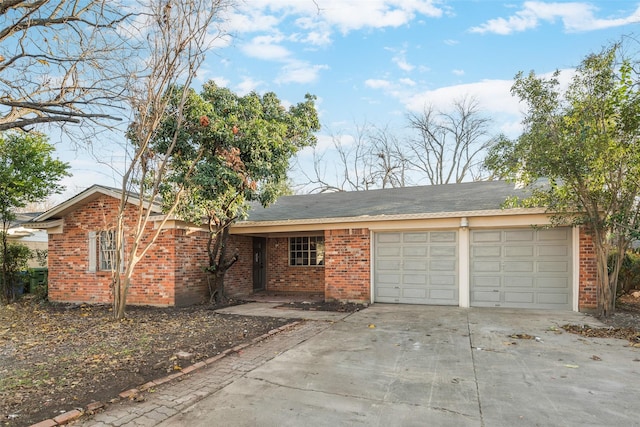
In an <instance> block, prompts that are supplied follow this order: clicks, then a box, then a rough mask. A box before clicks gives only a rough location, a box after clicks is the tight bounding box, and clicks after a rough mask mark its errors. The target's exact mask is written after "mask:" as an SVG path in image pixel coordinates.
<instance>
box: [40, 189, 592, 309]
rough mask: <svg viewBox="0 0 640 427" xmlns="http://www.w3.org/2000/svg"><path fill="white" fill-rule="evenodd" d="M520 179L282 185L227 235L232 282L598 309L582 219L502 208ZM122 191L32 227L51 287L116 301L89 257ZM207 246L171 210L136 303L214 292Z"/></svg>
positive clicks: (236, 290) (422, 299) (141, 273)
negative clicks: (574, 222)
mask: <svg viewBox="0 0 640 427" xmlns="http://www.w3.org/2000/svg"><path fill="white" fill-rule="evenodd" d="M521 191H522V190H518V189H515V188H514V186H513V185H512V184H508V183H505V182H502V181H491V182H473V183H463V184H447V185H437V186H422V187H406V188H395V189H383V190H370V191H363V192H337V193H324V194H312V195H300V196H285V197H281V198H279V199H278V201H277V202H276V203H274V204H273V205H271V206H269V207H268V208H262V207H259V206H258V207H255V208H254V209H253V210H252V211H251V212H250V213H249V218H248V219H247V220H245V221H240V222H238V223H236V224H235V225H234V226H233V227H232V229H231V239H230V242H229V244H228V248H229V251H230V252H231V253H233V252H237V253H238V254H239V259H238V262H236V264H234V265H233V267H232V268H231V269H229V271H228V272H227V275H226V278H225V284H226V290H227V294H228V295H230V296H234V297H242V296H247V295H250V294H252V293H253V292H256V291H261V290H267V291H283V292H316V293H323V294H324V296H325V299H327V300H340V301H357V302H364V303H370V302H380V303H400V304H437V305H453V306H461V307H470V306H473V307H512V308H543V309H561V310H580V311H588V310H591V309H594V308H595V306H596V300H595V298H596V289H595V283H596V281H595V274H596V259H595V254H594V250H593V246H592V243H591V238H590V236H589V235H588V234H586V233H585V232H584V230H583V229H582V228H579V227H575V228H571V227H559V228H553V227H550V220H549V215H547V214H546V213H545V210H544V209H541V208H536V209H523V208H518V209H503V208H502V204H503V202H504V201H505V200H506V199H507V197H509V196H514V195H522V192H521ZM117 196H118V193H117V192H116V190H112V189H107V188H105V187H99V186H94V187H91V188H90V189H88V190H86V191H85V192H83V193H81V194H80V195H78V196H76V197H75V198H73V199H70V200H69V201H67V202H65V203H63V204H62V205H60V206H59V207H56V208H54V209H52V210H50V211H48V212H45V213H44V214H42V215H41V216H39V217H38V218H36V219H35V221H36V222H39V223H35V224H33V225H32V226H35V227H48V228H47V229H48V231H49V233H50V240H49V242H50V244H49V259H50V261H49V266H50V275H49V295H50V298H52V299H53V300H58V301H74V302H104V301H106V300H108V299H107V298H108V295H109V289H108V286H106V287H105V278H108V277H109V273H108V271H102V270H101V269H100V268H96V269H95V271H93V270H92V266H91V259H92V255H91V254H92V251H99V252H100V251H101V249H100V248H99V246H98V245H97V243H96V241H95V240H92V239H93V237H92V236H99V235H100V234H102V233H105V231H107V230H109V224H110V221H112V220H111V219H110V218H111V217H112V216H113V213H114V209H115V206H116V204H117V200H115V198H116V197H117ZM157 214H158V218H160V217H161V216H160V212H158V213H157ZM92 233H93V234H92ZM205 245H206V234H205V233H204V232H202V231H198V229H197V228H193V227H189V226H188V225H187V224H184V223H181V222H179V221H172V222H169V223H168V224H167V226H166V232H165V233H164V234H163V239H162V240H161V241H160V242H158V244H157V245H156V247H155V248H154V250H153V251H152V252H151V254H150V255H149V261H148V262H145V263H142V264H141V265H139V269H138V271H136V278H135V280H134V286H133V287H132V289H131V290H130V298H129V302H130V303H132V304H155V305H183V304H186V303H193V302H197V301H199V300H204V299H205V298H206V276H205V275H204V273H203V268H204V266H206V249H205V247H206V246H205ZM94 258H95V256H94ZM145 261H146V260H145ZM159 295H162V296H163V298H159V297H158V296H159Z"/></svg>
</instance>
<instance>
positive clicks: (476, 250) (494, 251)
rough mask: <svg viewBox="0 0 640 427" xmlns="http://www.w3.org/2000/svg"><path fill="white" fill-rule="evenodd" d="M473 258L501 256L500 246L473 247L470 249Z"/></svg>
mask: <svg viewBox="0 0 640 427" xmlns="http://www.w3.org/2000/svg"><path fill="white" fill-rule="evenodd" d="M471 254H472V256H473V257H474V258H482V257H485V258H495V257H499V256H500V255H502V246H486V245H485V246H474V247H473V248H471Z"/></svg>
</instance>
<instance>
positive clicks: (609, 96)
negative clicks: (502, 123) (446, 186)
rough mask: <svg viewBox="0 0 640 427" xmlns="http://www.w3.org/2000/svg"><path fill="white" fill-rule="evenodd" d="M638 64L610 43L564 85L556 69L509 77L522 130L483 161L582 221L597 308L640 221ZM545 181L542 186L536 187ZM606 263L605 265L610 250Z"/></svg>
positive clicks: (561, 219) (557, 212) (604, 309)
mask: <svg viewBox="0 0 640 427" xmlns="http://www.w3.org/2000/svg"><path fill="white" fill-rule="evenodd" d="M635 66H637V64H636V63H635V61H634V60H633V59H632V58H628V57H623V56H622V55H621V46H620V45H619V44H615V45H612V46H609V47H608V48H606V49H604V50H602V51H601V52H600V53H595V54H591V55H589V56H587V57H586V58H585V59H584V60H583V61H582V63H581V64H580V66H579V67H578V68H577V69H576V71H575V74H574V75H573V77H572V79H571V83H570V85H569V87H568V88H567V89H566V90H565V89H563V88H562V87H561V84H560V81H559V79H558V77H559V73H558V72H556V73H555V74H554V75H553V76H551V77H550V78H545V77H540V76H536V75H535V73H533V72H531V73H530V74H528V75H524V74H522V73H520V74H518V75H517V77H516V81H515V84H514V85H513V87H512V93H513V94H514V95H516V96H518V97H519V98H520V99H521V100H522V101H524V102H525V103H526V104H527V110H526V112H525V116H524V120H523V124H524V132H523V133H522V135H521V136H520V137H519V138H517V139H515V140H509V139H502V140H501V141H500V142H499V143H498V144H497V145H496V146H495V147H494V148H493V149H492V150H491V152H490V154H489V156H488V157H487V159H486V165H487V166H488V167H489V169H491V170H493V171H495V172H496V173H497V175H498V176H500V177H504V178H510V179H513V180H517V181H519V182H520V183H522V184H524V185H526V186H528V187H529V188H531V189H532V196H531V197H530V198H528V199H526V200H523V201H521V202H523V203H525V204H536V205H544V206H547V207H548V208H549V211H550V212H552V213H553V215H554V216H553V218H554V219H555V221H556V222H558V223H563V224H584V225H586V226H587V230H589V231H590V233H591V234H592V236H593V240H594V244H595V247H596V253H597V257H598V310H599V312H600V313H601V314H604V315H608V314H610V313H611V312H612V311H613V309H614V307H615V296H616V290H617V275H618V271H619V268H620V265H621V264H620V263H621V255H623V254H624V251H625V250H626V248H627V247H628V244H629V241H630V240H631V239H632V238H634V237H638V235H639V233H638V226H639V222H640V203H639V196H640V91H639V88H638V84H639V83H640V82H639V80H638V74H637V71H636V69H635V68H634V67H635ZM541 183H545V184H546V185H541ZM610 254H612V256H613V257H614V262H613V268H612V269H611V271H608V270H607V260H608V257H609V255H610Z"/></svg>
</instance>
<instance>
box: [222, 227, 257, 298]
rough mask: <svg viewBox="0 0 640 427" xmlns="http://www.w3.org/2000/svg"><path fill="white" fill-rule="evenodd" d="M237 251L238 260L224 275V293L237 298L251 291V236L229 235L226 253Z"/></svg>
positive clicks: (230, 253) (249, 293) (231, 253)
mask: <svg viewBox="0 0 640 427" xmlns="http://www.w3.org/2000/svg"><path fill="white" fill-rule="evenodd" d="M235 252H237V253H238V261H236V263H235V264H233V265H232V266H231V268H230V269H229V270H227V273H226V274H225V276H224V288H225V294H226V295H227V296H228V297H232V298H239V297H244V296H247V295H251V294H252V293H253V259H252V257H253V237H249V236H238V235H233V234H232V235H230V236H229V241H228V243H227V254H228V255H229V256H230V255H233V254H234V253H235Z"/></svg>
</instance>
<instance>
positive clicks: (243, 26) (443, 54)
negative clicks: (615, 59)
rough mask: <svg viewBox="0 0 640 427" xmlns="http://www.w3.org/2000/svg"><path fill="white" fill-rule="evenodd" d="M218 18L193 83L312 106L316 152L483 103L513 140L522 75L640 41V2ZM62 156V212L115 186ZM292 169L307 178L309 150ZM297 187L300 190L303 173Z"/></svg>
mask: <svg viewBox="0 0 640 427" xmlns="http://www.w3.org/2000/svg"><path fill="white" fill-rule="evenodd" d="M223 18H224V21H225V24H226V25H227V30H228V31H229V33H230V34H231V35H232V36H231V37H229V38H227V39H226V41H225V42H224V43H221V44H220V45H218V46H217V47H216V49H215V50H214V51H213V52H212V53H210V54H209V55H208V57H207V60H206V62H205V64H204V65H203V67H202V68H201V69H200V71H199V73H198V78H197V82H199V83H203V82H206V81H208V80H215V81H216V83H217V84H218V85H219V86H226V87H228V88H230V89H231V90H233V91H234V92H236V93H238V94H240V95H243V94H246V93H249V92H250V91H256V92H258V93H265V92H275V93H276V94H277V95H278V97H279V98H280V99H281V100H282V101H283V102H284V103H285V104H288V105H291V104H295V103H297V102H301V101H303V100H304V95H305V94H306V93H311V94H313V95H316V96H317V104H316V107H317V110H318V113H319V117H320V122H321V124H322V127H323V129H322V130H321V131H320V132H319V133H318V134H317V137H318V146H317V148H316V149H317V150H318V151H319V152H323V151H324V150H329V152H330V150H331V145H332V143H331V141H332V138H331V135H334V136H335V135H336V134H339V133H340V132H345V133H346V134H348V133H349V132H350V130H352V129H353V127H354V126H355V125H356V124H363V123H373V124H375V125H376V126H379V127H386V128H388V129H390V130H392V131H394V132H398V133H399V134H400V133H402V132H404V131H405V130H406V124H407V115H408V114H410V113H419V112H420V111H422V110H423V108H424V106H425V105H433V106H434V107H436V108H442V109H446V108H447V106H449V105H451V103H452V102H453V101H454V100H456V99H460V98H461V97H464V96H473V97H475V98H476V100H477V101H478V102H479V109H480V110H481V111H482V112H483V113H484V114H485V115H486V116H488V117H490V118H491V119H492V123H493V126H494V127H495V131H496V132H497V133H505V134H506V135H507V136H510V137H516V136H517V135H518V133H519V132H520V130H521V127H520V120H521V113H522V106H521V105H519V103H518V100H517V99H516V98H514V97H513V96H511V94H510V88H511V85H512V84H513V79H514V76H515V75H516V74H517V73H518V72H520V71H522V72H525V73H528V72H529V71H535V73H536V74H538V75H544V74H547V73H551V72H553V71H555V70H566V71H567V72H569V73H570V71H571V70H572V69H573V68H574V67H575V66H577V65H578V64H579V63H580V61H581V60H582V59H583V58H584V57H585V56H586V55H588V54H590V53H595V52H599V51H600V50H601V49H602V48H603V47H605V46H608V45H609V44H611V43H613V42H617V41H620V40H621V38H622V37H624V36H639V35H640V34H639V33H640V1H637V2H636V1H631V0H623V1H616V0H606V1H516V0H505V1H502V0H245V1H243V2H241V3H239V4H238V6H237V7H236V8H235V9H234V10H232V11H229V12H228V14H227V15H225V16H224V17H223ZM52 142H54V141H52ZM58 153H59V155H60V158H61V159H63V160H65V161H68V162H69V163H70V164H71V172H72V173H73V176H72V177H70V178H68V179H65V181H64V182H63V183H64V184H65V185H66V186H67V191H66V193H65V194H63V195H61V196H56V197H58V198H59V199H61V200H60V201H62V200H64V199H65V198H67V197H70V196H72V195H74V194H76V193H78V192H79V191H81V190H82V189H84V188H87V187H89V186H90V185H92V184H96V183H97V184H104V185H112V186H119V181H118V177H117V176H116V175H115V174H114V173H113V171H111V169H110V168H105V167H104V166H100V165H98V164H97V163H96V161H95V159H94V158H92V157H91V156H88V155H86V154H85V153H82V152H76V151H73V150H72V149H70V148H69V147H68V146H67V144H64V143H61V144H59V145H58ZM109 155H110V153H109V152H108V149H107V151H106V152H105V151H104V149H103V151H102V152H101V153H100V156H101V158H102V159H103V160H105V159H106V160H107V161H108V159H109ZM114 158H117V156H114ZM329 158H330V156H329ZM296 160H297V163H298V167H299V168H303V169H304V168H307V167H309V165H310V164H311V163H310V162H311V161H312V150H310V149H305V150H303V151H302V152H301V153H299V155H298V158H297V159H296ZM292 179H293V181H294V183H299V182H300V181H302V180H303V178H302V177H301V175H300V173H299V171H297V172H296V171H294V173H293V176H292Z"/></svg>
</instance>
